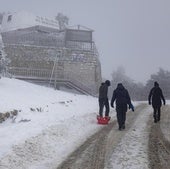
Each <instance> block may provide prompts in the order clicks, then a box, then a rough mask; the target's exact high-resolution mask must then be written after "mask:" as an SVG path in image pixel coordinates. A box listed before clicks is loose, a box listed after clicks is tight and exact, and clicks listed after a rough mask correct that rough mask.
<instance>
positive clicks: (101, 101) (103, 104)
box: [99, 98, 110, 117]
mask: <svg viewBox="0 0 170 169" xmlns="http://www.w3.org/2000/svg"><path fill="white" fill-rule="evenodd" d="M104 107H105V116H109V111H110V108H109V101H108V99H103V98H101V99H99V115H100V116H101V117H103V109H104Z"/></svg>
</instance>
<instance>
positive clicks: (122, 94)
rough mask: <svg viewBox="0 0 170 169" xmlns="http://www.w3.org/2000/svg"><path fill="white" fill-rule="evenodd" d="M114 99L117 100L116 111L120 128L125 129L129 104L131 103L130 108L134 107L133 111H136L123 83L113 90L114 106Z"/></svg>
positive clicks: (112, 103) (112, 105)
mask: <svg viewBox="0 0 170 169" xmlns="http://www.w3.org/2000/svg"><path fill="white" fill-rule="evenodd" d="M114 101H116V113H117V121H118V125H119V130H122V129H125V121H126V112H127V106H128V105H129V109H132V111H134V106H133V105H132V103H131V99H130V96H129V93H128V90H127V89H125V87H124V86H123V85H122V83H118V85H117V88H116V89H115V90H114V91H113V96H112V100H111V107H113V108H114Z"/></svg>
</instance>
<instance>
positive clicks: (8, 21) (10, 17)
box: [2, 11, 59, 32]
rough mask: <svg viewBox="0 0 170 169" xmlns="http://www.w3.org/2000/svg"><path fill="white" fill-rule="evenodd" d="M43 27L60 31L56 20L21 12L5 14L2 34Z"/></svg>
mask: <svg viewBox="0 0 170 169" xmlns="http://www.w3.org/2000/svg"><path fill="white" fill-rule="evenodd" d="M37 25H42V26H46V27H50V28H55V29H59V24H58V22H57V21H56V20H54V19H49V18H45V17H41V16H36V15H34V14H32V13H29V12H25V11H21V12H15V13H11V12H8V13H4V15H3V19H2V32H8V31H11V30H17V29H22V28H28V27H31V26H37Z"/></svg>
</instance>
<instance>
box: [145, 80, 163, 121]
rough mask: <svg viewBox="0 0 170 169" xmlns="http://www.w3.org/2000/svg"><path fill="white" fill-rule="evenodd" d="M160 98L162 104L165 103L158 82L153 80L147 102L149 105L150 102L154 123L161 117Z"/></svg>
mask: <svg viewBox="0 0 170 169" xmlns="http://www.w3.org/2000/svg"><path fill="white" fill-rule="evenodd" d="M151 100H152V101H151ZM162 100H163V104H164V105H165V98H164V96H163V93H162V89H161V88H160V87H159V84H158V82H154V87H153V88H152V89H151V90H150V92H149V96H148V103H149V105H151V104H152V107H153V118H154V122H155V123H157V122H158V121H160V118H161V106H162Z"/></svg>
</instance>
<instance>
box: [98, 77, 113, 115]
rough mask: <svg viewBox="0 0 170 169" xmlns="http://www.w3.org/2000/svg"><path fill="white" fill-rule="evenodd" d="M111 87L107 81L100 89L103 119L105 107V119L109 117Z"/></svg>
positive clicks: (100, 105) (100, 106) (100, 110)
mask: <svg viewBox="0 0 170 169" xmlns="http://www.w3.org/2000/svg"><path fill="white" fill-rule="evenodd" d="M109 86H110V81H109V80H106V81H105V83H101V86H100V87H99V116H100V117H103V109H104V107H105V117H108V116H109V111H110V108H109V100H108V96H107V94H108V87H109Z"/></svg>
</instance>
